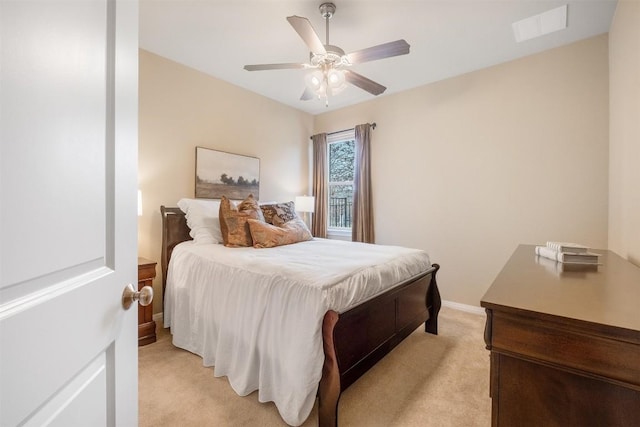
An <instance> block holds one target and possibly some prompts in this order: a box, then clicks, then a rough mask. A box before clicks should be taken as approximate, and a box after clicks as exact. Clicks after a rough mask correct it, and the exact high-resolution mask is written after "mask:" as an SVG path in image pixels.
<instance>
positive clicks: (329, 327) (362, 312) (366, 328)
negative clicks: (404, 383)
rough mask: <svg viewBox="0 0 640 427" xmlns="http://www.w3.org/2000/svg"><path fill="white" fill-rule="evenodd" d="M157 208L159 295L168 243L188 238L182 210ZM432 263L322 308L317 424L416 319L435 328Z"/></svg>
mask: <svg viewBox="0 0 640 427" xmlns="http://www.w3.org/2000/svg"><path fill="white" fill-rule="evenodd" d="M160 212H161V213H162V258H161V267H162V292H163V294H162V298H163V302H164V291H165V287H166V277H167V268H168V266H169V260H170V259H171V253H172V251H173V248H174V247H175V246H176V245H177V244H178V243H181V242H184V241H186V240H191V237H190V236H189V228H188V226H187V221H186V218H185V216H184V213H183V212H182V211H181V210H180V209H179V208H172V207H165V206H160ZM439 268H440V266H439V265H438V264H433V265H432V267H431V268H430V269H429V270H428V271H426V272H424V273H423V274H421V275H420V276H419V277H417V278H413V279H411V280H407V281H405V282H403V283H401V284H400V285H398V286H396V287H394V288H393V289H390V290H388V291H386V292H385V293H383V294H381V295H379V296H377V297H375V298H373V299H371V300H369V301H367V302H365V303H363V304H360V305H358V306H356V307H354V308H352V309H350V310H348V311H346V312H344V313H337V312H335V311H332V310H330V311H328V312H327V313H326V314H325V316H324V319H323V322H322V337H323V348H324V354H325V360H324V365H323V367H322V379H321V380H320V384H319V387H318V421H319V423H318V424H319V426H320V427H330V426H331V427H335V426H337V425H338V401H339V400H340V394H341V393H342V391H343V390H345V389H346V388H347V387H349V386H350V385H351V384H353V383H354V382H355V381H356V380H357V379H358V378H360V377H361V376H362V375H363V374H364V373H365V372H367V370H369V368H371V367H372V366H373V365H375V364H376V363H377V362H378V361H379V360H380V359H382V358H383V357H384V356H385V355H386V354H388V353H389V352H390V351H391V350H392V349H393V348H394V347H395V346H397V345H398V344H399V343H400V342H401V341H402V340H403V339H404V338H406V337H407V336H408V335H409V334H411V333H412V332H413V331H414V330H415V329H416V328H417V327H418V326H420V325H421V324H422V323H424V325H425V331H426V332H429V333H432V334H436V335H437V333H438V312H439V311H440V305H441V301H440V293H439V291H438V286H437V283H436V273H437V271H438V269H439Z"/></svg>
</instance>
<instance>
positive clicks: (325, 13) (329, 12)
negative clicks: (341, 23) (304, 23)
mask: <svg viewBox="0 0 640 427" xmlns="http://www.w3.org/2000/svg"><path fill="white" fill-rule="evenodd" d="M320 13H321V14H322V17H323V18H325V19H327V18H328V19H331V17H332V16H333V14H334V13H336V5H335V4H333V3H322V4H321V5H320Z"/></svg>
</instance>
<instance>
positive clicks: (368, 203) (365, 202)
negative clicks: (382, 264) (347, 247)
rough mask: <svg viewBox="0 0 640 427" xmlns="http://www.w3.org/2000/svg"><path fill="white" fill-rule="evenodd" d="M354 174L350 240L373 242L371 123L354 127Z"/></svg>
mask: <svg viewBox="0 0 640 427" xmlns="http://www.w3.org/2000/svg"><path fill="white" fill-rule="evenodd" d="M355 136H356V142H355V149H356V150H355V151H356V152H355V157H356V159H355V174H354V177H353V219H352V230H351V240H353V241H354V242H365V243H374V242H375V236H374V233H373V201H372V196H371V148H370V147H371V125H370V124H369V123H366V124H363V125H357V126H356V127H355Z"/></svg>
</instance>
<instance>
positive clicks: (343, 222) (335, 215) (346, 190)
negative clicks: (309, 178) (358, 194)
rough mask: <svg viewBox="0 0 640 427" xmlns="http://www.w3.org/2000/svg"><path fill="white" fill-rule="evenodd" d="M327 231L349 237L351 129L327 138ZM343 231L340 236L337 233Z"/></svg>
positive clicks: (353, 142) (351, 172) (352, 152)
mask: <svg viewBox="0 0 640 427" xmlns="http://www.w3.org/2000/svg"><path fill="white" fill-rule="evenodd" d="M327 146H328V150H329V153H328V156H327V159H328V160H327V161H328V164H329V212H328V214H329V217H328V220H327V225H328V228H329V232H330V233H332V234H334V235H336V234H343V235H345V236H346V235H349V236H350V235H351V217H352V211H353V178H354V171H355V133H354V130H353V129H351V130H348V131H344V132H339V133H335V134H332V135H328V139H327ZM340 232H342V233H340Z"/></svg>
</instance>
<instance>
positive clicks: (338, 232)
mask: <svg viewBox="0 0 640 427" xmlns="http://www.w3.org/2000/svg"><path fill="white" fill-rule="evenodd" d="M327 239H335V240H345V241H347V242H350V241H351V230H349V229H339V228H330V229H328V230H327Z"/></svg>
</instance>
